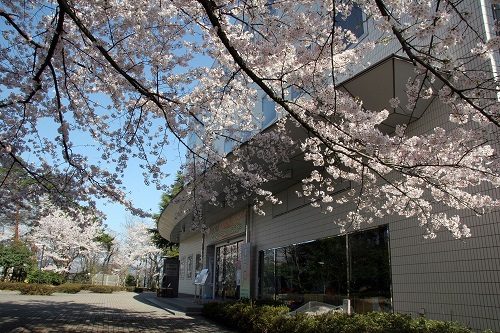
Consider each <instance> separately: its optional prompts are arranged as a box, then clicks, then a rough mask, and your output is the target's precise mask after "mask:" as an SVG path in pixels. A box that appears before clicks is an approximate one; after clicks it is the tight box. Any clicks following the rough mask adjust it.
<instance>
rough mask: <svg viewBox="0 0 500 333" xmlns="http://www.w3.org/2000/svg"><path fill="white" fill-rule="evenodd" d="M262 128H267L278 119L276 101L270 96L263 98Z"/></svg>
mask: <svg viewBox="0 0 500 333" xmlns="http://www.w3.org/2000/svg"><path fill="white" fill-rule="evenodd" d="M262 116H263V119H262V128H265V127H267V126H269V125H271V123H272V122H273V121H274V120H275V119H276V103H275V102H274V101H273V100H271V99H270V98H269V97H267V96H264V97H263V98H262Z"/></svg>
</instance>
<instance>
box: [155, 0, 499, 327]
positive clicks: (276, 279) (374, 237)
mask: <svg viewBox="0 0 500 333" xmlns="http://www.w3.org/2000/svg"><path fill="white" fill-rule="evenodd" d="M486 2H487V1H476V0H470V1H469V3H470V7H471V11H472V12H473V13H475V14H476V16H477V18H478V19H477V20H473V22H474V24H477V25H478V26H477V28H478V30H479V31H483V32H484V33H486V34H487V33H491V32H488V30H487V29H486V27H487V26H488V20H491V19H492V16H493V15H495V13H494V12H495V8H494V7H491V6H490V5H486V4H485V3H486ZM353 18H356V15H353ZM489 23H491V21H490V22H489ZM360 29H361V30H360V31H359V34H360V36H361V40H363V39H368V38H375V39H376V38H377V37H378V36H377V32H376V31H375V30H374V29H373V27H372V26H371V25H370V21H368V23H366V22H365V23H364V24H363V25H362V26H361V28H360ZM463 47H464V48H468V49H469V50H470V49H471V48H472V47H473V46H471V45H464V46H463ZM399 54H400V50H399V46H398V45H397V44H396V43H392V44H389V45H383V46H382V45H379V46H377V47H376V48H375V49H374V50H373V52H372V53H371V54H370V57H371V58H372V61H371V63H372V64H373V65H372V66H370V67H369V68H366V69H360V70H359V72H358V73H356V75H353V76H352V77H349V78H346V80H345V81H344V82H343V84H342V89H345V90H346V91H348V92H350V93H351V94H352V95H354V96H358V97H359V98H360V99H361V100H363V104H364V105H365V106H366V107H367V108H369V109H374V110H376V109H383V108H386V109H388V110H392V109H391V108H390V106H389V105H388V101H389V100H390V99H391V98H392V97H398V98H399V99H400V100H401V104H403V105H404V104H405V100H406V97H405V92H404V86H405V83H406V82H407V80H408V78H409V77H411V76H412V75H413V68H412V64H411V63H410V62H408V61H407V60H406V59H405V58H404V57H403V56H399ZM257 104H258V105H257V110H256V112H261V113H262V116H263V119H264V120H263V123H262V128H263V130H264V129H265V130H267V131H270V130H271V131H272V130H273V125H272V124H273V123H274V122H275V121H276V119H277V116H276V112H275V111H274V105H273V103H272V102H270V101H269V100H268V99H267V98H266V97H262V103H257ZM444 108H445V106H443V105H442V104H441V103H440V102H439V101H438V100H437V99H428V100H423V101H421V102H419V103H418V105H417V109H416V110H415V112H414V113H412V114H411V115H410V114H404V113H401V112H400V111H401V110H399V111H398V112H396V111H395V110H393V113H392V114H391V116H390V117H389V119H388V120H387V121H386V122H385V123H384V130H385V131H387V132H388V133H390V132H391V131H392V130H393V128H394V125H395V124H398V123H402V122H409V123H410V124H409V126H408V133H409V134H410V135H411V134H421V133H425V132H426V131H430V130H432V129H433V128H434V127H436V126H446V124H447V122H448V116H447V113H446V112H441V111H442V110H444ZM410 117H411V118H410ZM295 134H296V138H297V139H300V138H301V137H305V135H306V134H307V133H305V131H304V130H302V129H300V128H299V129H297V130H296V132H295ZM226 148H227V149H232V147H226ZM287 168H288V170H289V171H290V172H289V173H288V175H289V177H287V178H286V179H282V180H280V181H277V182H274V183H272V185H271V188H270V189H271V190H272V192H273V193H275V194H277V196H278V197H279V198H280V200H281V201H282V202H283V204H281V205H276V206H273V205H271V204H270V203H267V204H266V205H265V206H264V208H263V210H264V211H265V212H266V215H265V216H262V215H257V214H255V213H254V212H253V210H252V208H251V205H250V204H249V203H248V202H246V201H245V202H239V203H238V204H237V205H235V206H234V207H214V206H211V205H208V204H207V205H205V206H204V207H203V215H204V218H205V223H206V224H207V225H208V226H209V230H210V232H209V233H206V234H202V233H200V232H198V231H190V230H191V228H190V224H191V223H192V222H191V221H192V219H193V217H192V215H191V214H190V213H186V214H183V213H181V212H182V211H183V210H184V209H185V208H186V207H185V206H183V207H181V205H176V204H171V205H169V206H168V207H167V208H166V209H165V210H164V211H163V213H162V215H161V217H160V221H159V224H158V227H159V230H160V233H161V235H162V236H163V237H165V238H166V239H168V240H170V241H173V242H179V243H180V250H179V252H180V278H179V292H180V293H186V294H194V293H195V288H194V285H193V279H194V276H195V272H196V271H199V270H200V269H201V268H208V269H209V277H208V280H207V281H208V282H207V285H206V286H205V288H204V297H207V298H211V297H226V298H235V297H238V296H241V297H251V298H278V299H282V300H285V301H287V302H289V303H290V304H292V305H294V304H300V303H303V302H306V301H308V300H317V301H323V302H327V303H332V304H337V305H339V304H342V302H343V300H344V299H346V298H349V299H351V304H352V307H353V310H354V311H355V312H367V311H395V312H400V313H408V314H412V315H425V316H426V317H428V318H432V319H439V320H454V321H459V322H462V323H464V324H466V325H468V326H470V327H472V328H474V329H488V328H489V329H492V330H493V331H500V223H499V220H500V212H498V211H497V212H493V213H489V214H486V215H483V216H481V217H477V216H476V215H475V214H474V213H473V212H470V213H462V214H461V219H462V220H463V221H464V222H465V223H466V224H467V225H468V226H469V227H470V228H471V230H472V233H473V235H472V237H471V238H468V239H466V240H455V239H453V238H452V237H451V235H450V234H449V233H446V232H443V233H441V234H439V235H438V237H437V238H435V239H424V238H423V230H422V229H421V228H420V227H419V226H418V222H417V221H416V219H415V220H412V219H410V220H408V219H403V218H401V217H393V218H389V217H385V218H383V219H379V220H376V221H375V222H374V223H373V224H372V225H369V226H368V225H364V226H362V228H363V227H364V228H365V229H361V230H359V231H354V230H349V232H348V233H347V235H346V234H345V233H341V232H340V230H339V227H337V226H335V225H334V224H333V223H332V221H333V220H334V219H335V217H336V214H339V215H340V214H342V212H339V211H334V212H332V213H330V214H324V213H322V212H321V210H320V209H317V208H313V207H311V206H310V205H309V204H308V203H307V202H306V201H305V200H304V199H303V198H298V197H297V196H296V194H295V191H296V190H300V189H301V183H300V181H301V179H302V176H303V175H304V174H306V173H307V171H310V168H311V167H310V166H309V165H308V164H307V163H305V162H304V161H300V159H292V162H290V164H289V165H288V166H287ZM346 186H347V184H346ZM478 191H481V192H485V193H489V194H491V195H492V196H493V197H500V196H499V194H500V193H499V189H495V188H486V187H484V188H479V189H478ZM179 196H181V197H182V196H186V193H184V192H181V193H180V194H179ZM181 201H182V202H184V203H186V202H188V201H185V200H181ZM443 209H444V208H443Z"/></svg>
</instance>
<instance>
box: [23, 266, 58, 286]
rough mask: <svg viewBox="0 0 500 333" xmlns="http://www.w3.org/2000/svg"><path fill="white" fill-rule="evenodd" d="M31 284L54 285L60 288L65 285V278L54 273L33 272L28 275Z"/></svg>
mask: <svg viewBox="0 0 500 333" xmlns="http://www.w3.org/2000/svg"><path fill="white" fill-rule="evenodd" d="M27 280H28V282H29V283H40V284H52V285H54V286H58V285H60V284H62V283H64V280H65V279H64V276H63V275H62V274H60V273H57V272H53V271H42V270H32V271H31V272H29V273H28V279H27Z"/></svg>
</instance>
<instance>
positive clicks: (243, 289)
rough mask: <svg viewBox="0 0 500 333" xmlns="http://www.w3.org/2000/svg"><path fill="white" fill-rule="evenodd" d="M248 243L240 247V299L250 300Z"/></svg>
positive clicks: (249, 246)
mask: <svg viewBox="0 0 500 333" xmlns="http://www.w3.org/2000/svg"><path fill="white" fill-rule="evenodd" d="M250 249H251V245H250V243H245V244H242V245H241V282H240V298H250Z"/></svg>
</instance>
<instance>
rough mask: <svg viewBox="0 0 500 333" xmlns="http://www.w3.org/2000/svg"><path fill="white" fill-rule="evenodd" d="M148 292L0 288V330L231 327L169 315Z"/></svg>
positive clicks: (43, 331) (10, 332) (207, 329)
mask: <svg viewBox="0 0 500 333" xmlns="http://www.w3.org/2000/svg"><path fill="white" fill-rule="evenodd" d="M148 297H150V295H149V296H148V295H147V294H146V295H144V294H136V293H131V292H117V293H112V294H96V293H84V292H81V293H78V294H74V295H71V294H54V295H51V296H31V295H19V294H18V293H17V292H10V291H0V332H2V333H29V332H32V333H46V332H144V333H147V332H198V333H208V332H224V333H226V332H227V333H229V332H230V331H229V330H227V329H224V328H221V327H219V326H217V325H215V324H213V323H211V322H208V321H206V320H205V319H204V318H203V317H199V316H195V317H191V316H186V315H182V314H178V313H176V315H172V314H171V313H169V312H168V311H165V310H164V309H162V308H160V307H158V306H155V305H153V304H152V303H150V302H148V301H147V298H148Z"/></svg>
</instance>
